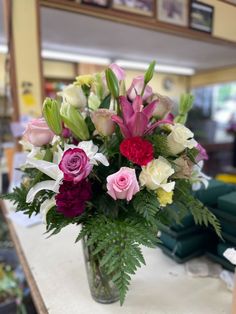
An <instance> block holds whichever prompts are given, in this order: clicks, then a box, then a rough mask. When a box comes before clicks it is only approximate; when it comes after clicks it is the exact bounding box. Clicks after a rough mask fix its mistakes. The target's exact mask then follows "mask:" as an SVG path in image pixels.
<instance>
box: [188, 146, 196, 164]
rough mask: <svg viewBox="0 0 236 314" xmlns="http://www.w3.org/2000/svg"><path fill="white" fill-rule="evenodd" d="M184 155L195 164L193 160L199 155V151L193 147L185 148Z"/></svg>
mask: <svg viewBox="0 0 236 314" xmlns="http://www.w3.org/2000/svg"><path fill="white" fill-rule="evenodd" d="M186 154H187V156H188V158H189V159H190V160H191V161H192V162H193V163H196V162H195V159H196V157H197V155H198V154H199V150H198V149H197V148H196V147H193V148H191V149H190V148H187V149H186Z"/></svg>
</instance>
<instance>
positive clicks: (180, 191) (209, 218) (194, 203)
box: [174, 180, 222, 238]
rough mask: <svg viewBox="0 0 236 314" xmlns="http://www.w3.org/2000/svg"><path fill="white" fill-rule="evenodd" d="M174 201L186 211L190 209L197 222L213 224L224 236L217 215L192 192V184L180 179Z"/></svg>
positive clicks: (219, 233)
mask: <svg viewBox="0 0 236 314" xmlns="http://www.w3.org/2000/svg"><path fill="white" fill-rule="evenodd" d="M174 202H175V204H176V205H177V206H178V207H179V208H182V210H184V211H186V212H187V211H189V212H190V213H191V214H192V215H193V218H194V221H195V223H196V224H199V225H205V226H206V227H208V225H211V226H212V227H213V228H214V230H215V232H216V234H217V235H218V236H219V237H220V238H222V235H221V226H220V222H219V220H218V219H217V218H216V216H215V215H214V214H213V213H212V212H211V211H210V210H209V209H208V208H207V207H205V206H204V205H203V204H202V203H201V202H200V201H199V200H198V199H196V198H195V197H194V196H193V195H192V194H191V192H190V184H189V183H188V182H187V181H185V180H178V181H177V182H176V186H175V193H174Z"/></svg>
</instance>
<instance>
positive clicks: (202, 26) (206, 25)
mask: <svg viewBox="0 0 236 314" xmlns="http://www.w3.org/2000/svg"><path fill="white" fill-rule="evenodd" d="M213 17H214V8H213V7H212V6H210V5H207V4H205V3H202V2H199V1H192V2H191V5H190V14H189V27H190V28H192V29H195V30H198V31H201V32H205V33H210V34H211V33H212V28H213Z"/></svg>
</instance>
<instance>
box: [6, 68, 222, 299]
mask: <svg viewBox="0 0 236 314" xmlns="http://www.w3.org/2000/svg"><path fill="white" fill-rule="evenodd" d="M154 68H155V62H152V63H151V64H150V66H149V68H148V69H147V71H146V72H145V75H144V76H139V77H136V78H134V80H133V82H132V84H131V86H130V87H129V88H128V89H126V87H125V72H124V70H123V69H121V68H120V67H119V66H117V65H116V64H112V65H110V66H109V67H108V69H106V71H105V72H103V73H96V74H94V75H83V76H79V77H77V78H76V81H75V82H74V84H71V85H69V86H67V87H66V88H65V89H64V90H63V92H62V93H61V94H60V95H59V96H60V98H58V100H52V99H48V98H47V99H46V100H45V102H44V104H43V118H39V119H35V120H32V121H31V122H30V123H29V124H28V125H27V127H26V130H25V133H24V137H23V139H22V142H21V143H22V145H23V146H24V148H25V149H26V150H28V151H29V154H28V156H27V162H26V164H25V165H24V166H23V167H22V171H24V176H23V179H22V184H21V186H20V187H16V188H15V189H14V191H13V192H12V193H10V194H8V195H6V196H5V197H6V198H8V199H10V200H12V201H14V203H15V204H16V210H20V211H23V212H24V213H25V214H27V215H29V216H30V215H32V214H33V213H36V214H37V213H41V215H42V217H43V220H44V222H45V223H46V228H47V232H49V233H51V234H57V233H58V232H60V231H61V230H62V228H64V227H66V226H67V225H69V224H75V225H79V224H80V225H81V229H79V228H78V237H77V239H76V241H79V240H82V241H83V247H84V255H85V262H86V267H87V272H88V279H89V284H90V289H91V293H92V296H93V297H94V299H95V300H97V301H98V302H102V303H109V302H113V301H116V300H118V299H120V303H121V304H123V302H124V299H125V296H126V293H127V291H128V286H129V283H130V280H131V277H130V276H131V275H133V274H134V273H135V272H136V270H137V268H139V267H140V266H141V264H145V260H144V257H143V255H142V251H141V246H147V247H152V248H156V244H157V242H158V241H159V240H158V237H157V232H158V227H157V226H158V222H162V223H164V224H171V223H173V221H174V220H176V221H177V222H178V221H180V220H181V219H182V217H184V216H185V215H186V214H188V213H189V212H190V213H191V214H192V215H193V217H194V219H195V222H196V223H198V224H205V225H208V224H210V225H212V226H213V228H214V229H215V231H216V233H217V234H218V235H219V236H220V225H219V222H218V220H217V219H216V217H215V216H214V215H213V214H212V213H211V212H210V211H209V210H208V209H207V208H206V207H204V206H203V205H202V204H201V202H200V201H198V200H197V199H195V197H194V195H193V193H192V192H191V190H192V186H193V187H195V188H199V187H200V186H201V184H204V185H207V178H206V177H205V176H204V174H203V173H202V172H201V169H200V167H199V165H198V163H199V162H201V161H202V160H203V159H205V158H207V155H206V152H205V151H204V149H203V148H202V147H201V146H200V145H199V144H198V143H197V142H196V141H195V140H194V138H193V136H194V135H193V133H192V132H191V131H190V130H189V129H188V128H186V127H185V126H184V123H185V122H186V119H187V114H188V111H189V110H190V108H191V105H192V100H193V99H192V96H191V95H184V96H182V97H181V99H180V104H179V113H178V114H177V115H176V116H175V117H174V116H173V114H172V113H171V110H172V103H171V101H170V99H168V98H167V97H163V96H161V95H159V94H157V93H156V92H154V91H153V90H152V88H151V86H150V85H149V82H150V80H151V79H152V77H153V74H154Z"/></svg>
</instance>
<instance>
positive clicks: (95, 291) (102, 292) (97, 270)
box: [82, 239, 119, 304]
mask: <svg viewBox="0 0 236 314" xmlns="http://www.w3.org/2000/svg"><path fill="white" fill-rule="evenodd" d="M82 244H83V252H84V260H85V267H86V271H87V277H88V283H89V288H90V292H91V295H92V297H93V299H94V300H95V301H96V302H98V303H103V304H109V303H114V302H116V301H118V300H119V291H118V289H117V288H116V286H115V285H114V283H113V282H112V280H111V275H110V276H109V275H107V274H106V273H105V271H104V268H103V267H101V266H100V261H99V259H98V257H97V256H93V255H92V251H93V249H92V248H91V247H88V246H87V240H86V239H83V240H82Z"/></svg>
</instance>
